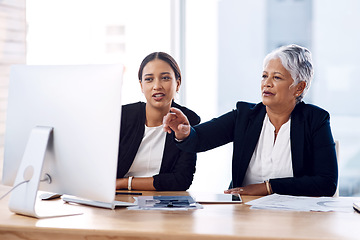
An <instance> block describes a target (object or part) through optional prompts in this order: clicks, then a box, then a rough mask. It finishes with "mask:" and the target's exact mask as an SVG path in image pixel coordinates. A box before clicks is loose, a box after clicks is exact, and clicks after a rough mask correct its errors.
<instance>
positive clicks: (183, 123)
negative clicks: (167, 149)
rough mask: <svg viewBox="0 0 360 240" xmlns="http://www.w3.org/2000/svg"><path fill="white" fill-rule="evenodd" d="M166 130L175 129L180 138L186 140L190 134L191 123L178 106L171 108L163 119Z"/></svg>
mask: <svg viewBox="0 0 360 240" xmlns="http://www.w3.org/2000/svg"><path fill="white" fill-rule="evenodd" d="M163 124H164V131H165V132H168V133H171V131H174V133H175V137H176V139H178V140H184V139H185V138H187V137H188V136H189V135H190V123H189V120H188V119H187V117H186V116H185V114H184V113H183V112H181V111H180V110H179V109H177V108H171V109H170V112H169V113H168V114H166V115H165V117H164V119H163Z"/></svg>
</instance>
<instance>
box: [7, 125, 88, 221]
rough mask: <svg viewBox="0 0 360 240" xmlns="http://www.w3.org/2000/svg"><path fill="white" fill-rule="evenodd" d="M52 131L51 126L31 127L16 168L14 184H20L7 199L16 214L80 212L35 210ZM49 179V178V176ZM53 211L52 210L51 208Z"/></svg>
mask: <svg viewBox="0 0 360 240" xmlns="http://www.w3.org/2000/svg"><path fill="white" fill-rule="evenodd" d="M52 131H53V128H52V127H43V126H38V127H35V128H33V129H32V131H31V133H30V138H29V140H28V142H27V145H26V148H25V152H24V155H23V158H22V160H21V164H20V167H19V169H18V172H17V175H16V178H15V183H14V186H16V185H18V184H20V183H22V182H24V181H27V182H25V183H23V184H20V185H19V186H18V187H16V188H15V189H13V191H12V193H11V197H10V201H9V209H10V210H11V211H12V212H14V213H17V214H20V215H25V216H30V217H35V218H46V217H60V216H69V215H77V214H81V213H75V212H73V211H72V209H71V211H70V212H69V211H68V209H66V210H65V209H58V208H56V210H55V211H56V212H49V211H46V212H45V213H41V214H40V213H39V212H37V211H36V207H35V206H36V199H37V193H38V189H39V184H40V181H41V180H40V177H41V172H42V168H43V163H44V157H45V152H46V148H47V146H48V142H49V138H50V136H51V133H52ZM49 180H50V181H51V178H50V177H49ZM51 211H53V210H51Z"/></svg>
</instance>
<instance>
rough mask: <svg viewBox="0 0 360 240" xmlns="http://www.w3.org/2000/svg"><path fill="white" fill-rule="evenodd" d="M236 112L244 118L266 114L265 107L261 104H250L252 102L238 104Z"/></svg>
mask: <svg viewBox="0 0 360 240" xmlns="http://www.w3.org/2000/svg"><path fill="white" fill-rule="evenodd" d="M236 111H237V112H238V113H239V114H241V115H242V116H245V115H246V116H247V115H248V116H249V117H252V116H253V117H255V116H257V115H259V114H260V115H263V114H265V112H266V108H265V105H264V104H263V103H262V102H260V103H250V102H237V103H236ZM261 113H262V114H261Z"/></svg>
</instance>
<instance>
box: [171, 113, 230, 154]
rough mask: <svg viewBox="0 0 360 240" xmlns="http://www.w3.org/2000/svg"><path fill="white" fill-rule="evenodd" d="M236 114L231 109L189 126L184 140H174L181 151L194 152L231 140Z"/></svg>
mask: <svg viewBox="0 0 360 240" xmlns="http://www.w3.org/2000/svg"><path fill="white" fill-rule="evenodd" d="M236 116H237V111H236V110H233V111H231V112H228V113H226V114H224V115H222V116H220V117H218V118H214V119H212V120H210V121H208V122H205V123H202V124H199V125H197V126H195V127H191V130H190V135H189V136H188V137H187V138H186V139H185V140H184V141H181V142H176V143H177V146H178V147H179V148H180V149H181V150H183V151H187V152H192V153H196V152H204V151H207V150H210V149H213V148H216V147H219V146H222V145H225V144H227V143H229V142H231V141H233V139H234V129H235V123H236ZM174 141H175V140H174Z"/></svg>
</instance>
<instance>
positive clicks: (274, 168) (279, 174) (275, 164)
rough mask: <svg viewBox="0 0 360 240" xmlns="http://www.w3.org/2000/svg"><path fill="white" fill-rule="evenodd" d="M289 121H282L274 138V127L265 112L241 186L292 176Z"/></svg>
mask: <svg viewBox="0 0 360 240" xmlns="http://www.w3.org/2000/svg"><path fill="white" fill-rule="evenodd" d="M290 122H291V119H289V121H287V122H286V123H284V124H283V125H282V126H281V128H280V130H279V132H278V134H277V137H276V141H275V142H274V140H275V134H274V132H275V127H274V125H272V123H271V122H270V119H269V117H268V115H267V114H266V116H265V119H264V122H263V126H262V129H261V133H260V137H259V140H258V143H257V145H256V147H255V150H254V153H253V155H252V157H251V160H250V164H249V167H248V169H247V171H246V175H245V178H244V182H243V186H246V185H249V184H255V183H262V182H264V181H266V180H269V179H271V178H283V177H293V167H292V158H291V144H290Z"/></svg>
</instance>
